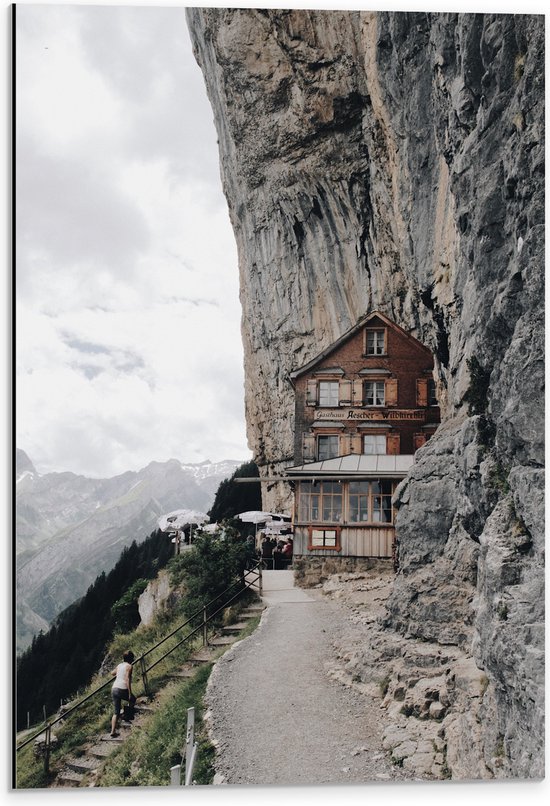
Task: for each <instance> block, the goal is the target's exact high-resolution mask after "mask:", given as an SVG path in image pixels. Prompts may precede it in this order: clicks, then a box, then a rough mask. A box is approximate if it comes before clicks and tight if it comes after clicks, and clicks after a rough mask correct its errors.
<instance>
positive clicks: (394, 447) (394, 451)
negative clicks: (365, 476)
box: [386, 434, 401, 456]
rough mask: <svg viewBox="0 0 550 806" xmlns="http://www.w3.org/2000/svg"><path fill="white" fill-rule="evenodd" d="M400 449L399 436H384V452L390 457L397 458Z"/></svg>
mask: <svg viewBox="0 0 550 806" xmlns="http://www.w3.org/2000/svg"><path fill="white" fill-rule="evenodd" d="M400 448H401V437H400V436H399V434H388V435H387V436H386V451H387V452H388V454H390V455H391V456H397V455H398V454H399V450H400Z"/></svg>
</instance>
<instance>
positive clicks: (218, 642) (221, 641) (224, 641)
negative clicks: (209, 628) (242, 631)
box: [208, 635, 235, 646]
mask: <svg viewBox="0 0 550 806" xmlns="http://www.w3.org/2000/svg"><path fill="white" fill-rule="evenodd" d="M234 643H235V638H234V637H233V638H230V637H229V636H223V635H220V636H219V637H218V638H211V639H210V641H209V642H208V645H209V646H231V644H234Z"/></svg>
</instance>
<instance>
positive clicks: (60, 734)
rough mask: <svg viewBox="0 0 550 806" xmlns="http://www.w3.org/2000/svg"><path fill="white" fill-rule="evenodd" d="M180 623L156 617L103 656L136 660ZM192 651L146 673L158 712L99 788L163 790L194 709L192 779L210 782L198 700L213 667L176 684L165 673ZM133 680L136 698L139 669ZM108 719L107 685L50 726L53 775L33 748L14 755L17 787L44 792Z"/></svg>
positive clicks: (118, 638) (118, 755)
mask: <svg viewBox="0 0 550 806" xmlns="http://www.w3.org/2000/svg"><path fill="white" fill-rule="evenodd" d="M239 609H240V608H239V607H238V606H237V607H234V608H231V613H230V614H229V616H228V618H226V619H225V620H226V622H227V623H230V622H231V621H234V620H235V619H236V618H238V613H239ZM258 621H259V619H253V620H251V622H249V624H248V626H247V628H246V629H245V630H244V631H243V633H241V636H240V637H245V636H246V635H248V634H250V633H251V632H252V631H253V630H254V629H255V627H256V626H257V624H258ZM181 623H182V618H181V616H179V617H178V618H172V619H168V618H166V617H164V618H157V619H156V621H155V622H154V623H153V624H152V625H151V626H150V627H146V628H145V627H139V628H137V629H136V630H134V631H133V632H132V633H130V634H124V635H115V637H114V639H113V641H112V643H111V645H110V647H109V653H108V657H110V658H112V659H113V662H112V665H113V667H114V665H115V664H116V662H117V661H118V659H119V658H120V657H121V655H122V652H123V651H125V650H126V649H128V648H130V647H131V648H132V650H133V651H134V653H135V654H136V656H139V655H140V654H141V653H142V652H143V651H145V650H146V649H148V648H149V647H150V646H152V645H154V644H155V643H157V642H158V641H159V640H160V639H161V638H162V637H164V636H165V635H167V634H168V633H170V632H171V631H172V630H173V629H175V627H177V626H178V625H179V624H181ZM182 634H183V633H182ZM182 634H180V635H176V636H174V637H173V638H172V639H170V641H169V642H168V645H167V647H164V646H163V647H161V648H160V649H158V650H156V653H155V654H154V655H153V656H151V657H150V658H149V659H148V665H150V664H151V663H152V662H153V661H154V659H155V658H158V657H160V655H161V654H163V652H165V651H166V649H167V648H168V647H171V646H175V644H176V643H177V642H178V640H180V639H181V637H182ZM192 648H193V647H192V646H187V645H184V646H183V647H179V648H178V649H176V650H175V651H174V653H173V654H172V655H170V656H169V657H168V658H166V659H165V660H163V661H162V662H161V663H160V664H159V665H158V666H156V667H155V669H154V670H153V671H152V672H150V673H149V683H150V686H151V689H152V692H153V693H154V694H155V695H156V701H157V703H158V708H157V710H156V711H155V713H154V714H152V715H151V717H149V718H148V719H147V720H146V721H144V723H143V724H142V725H141V726H140V727H139V728H137V729H136V730H135V731H133V733H132V734H131V735H130V736H129V737H128V739H127V740H126V741H125V742H124V744H123V745H121V747H120V749H118V750H117V751H115V752H114V753H113V754H112V755H111V756H110V758H109V759H108V761H107V762H106V764H105V767H104V768H103V770H102V773H101V776H100V778H99V780H98V785H99V786H105V787H109V786H163V785H168V784H169V781H170V767H171V766H173V765H174V764H177V763H179V761H180V759H181V748H182V747H183V744H184V741H185V732H186V719H187V708H190V707H192V706H194V707H195V709H196V711H195V716H196V735H197V740H198V742H199V748H198V757H197V764H196V767H195V774H194V779H195V781H196V782H197V783H199V784H208V783H211V782H212V778H213V775H214V767H213V761H214V749H213V747H212V746H211V744H210V742H209V741H208V739H207V736H206V731H205V729H204V726H203V723H202V715H203V697H204V692H205V690H206V685H207V682H208V677H209V675H210V671H211V668H212V667H211V665H208V666H204V667H201V668H199V669H198V671H197V675H196V676H195V677H194V678H191V679H190V680H188V681H183V682H181V683H180V682H177V683H176V682H173V681H171V680H170V679H169V674H170V672H171V671H172V670H173V669H174V668H176V667H177V666H178V665H181V663H183V662H184V661H185V660H186V658H187V657H188V655H189V654H190V652H191V649H192ZM134 675H135V679H134V691H135V693H136V694H137V695H138V696H139V695H140V694H142V693H143V686H142V684H141V680H140V675H139V667H136V670H135V672H134ZM107 679H109V680H110V677H108V676H103V677H101V678H100V677H99V676H98V677H97V678H96V679H95V680H94V681H93V683H92V685H91V686H90V688H89V689H88V690H86V691H85V692H83V693H82V698H83V697H84V696H86V694H87V693H89V692H90V691H92V690H93V689H94V688H97V687H98V686H99V685H101V684H102V683H103V682H104V681H105V680H107ZM110 717H111V701H110V686H107V687H106V688H105V689H104V690H103V691H102V692H100V693H99V694H98V695H96V697H94V698H92V699H91V700H90V701H89V702H88V703H86V704H85V705H84V706H82V708H81V709H79V710H78V711H76V712H75V713H74V714H72V715H71V716H70V717H69V719H68V720H67V722H66V724H65V725H63V726H62V727H59V726H55V727H54V729H53V731H54V733H55V735H56V736H57V739H58V745H57V748H56V750H55V751H53V752H52V755H51V771H52V772H51V774H50V776H49V777H48V776H46V774H45V773H44V770H43V764H42V762H41V761H40V760H36V759H34V757H33V743H31V744H30V745H29V746H27V747H26V748H24V749H23V750H22V751H20V752H19V753H18V754H17V759H16V760H17V788H18V789H31V788H42V787H47V786H48V785H49V783H50V782H51V781H52V780H53V778H54V776H55V773H56V772H57V771H58V770H59V769H60V768H61V767H62V766H63V764H64V760H65V758H66V757H68V756H75V755H79V754H82V753H83V752H84V747H85V746H86V745H87V744H89V743H90V742H92V743H93V741H94V740H95V739H96V738H97V737H99V736H100V735H101V734H102V733H106V732H107V731H108V729H109V725H110ZM38 728H39V726H37V729H38Z"/></svg>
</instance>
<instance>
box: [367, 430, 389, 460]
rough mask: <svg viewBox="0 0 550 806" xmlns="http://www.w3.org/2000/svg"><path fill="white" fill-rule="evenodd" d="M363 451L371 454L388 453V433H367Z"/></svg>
mask: <svg viewBox="0 0 550 806" xmlns="http://www.w3.org/2000/svg"><path fill="white" fill-rule="evenodd" d="M363 453H367V454H369V455H372V454H380V453H386V435H385V434H365V436H364V437H363Z"/></svg>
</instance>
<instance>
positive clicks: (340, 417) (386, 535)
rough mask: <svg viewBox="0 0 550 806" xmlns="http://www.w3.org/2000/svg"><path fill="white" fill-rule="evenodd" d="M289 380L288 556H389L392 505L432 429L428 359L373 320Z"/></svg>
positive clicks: (415, 344)
mask: <svg viewBox="0 0 550 806" xmlns="http://www.w3.org/2000/svg"><path fill="white" fill-rule="evenodd" d="M290 377H291V381H292V383H293V386H294V389H295V444H294V461H295V465H294V466H293V467H289V468H287V470H286V476H287V478H289V480H292V481H294V483H295V512H294V556H295V557H300V556H327V555H330V554H337V555H338V556H341V557H391V556H392V554H393V547H394V540H395V526H394V522H395V510H394V507H393V505H392V496H393V494H394V492H395V489H396V487H397V485H398V484H399V483H400V481H401V480H402V479H403V478H404V477H405V475H406V474H407V471H408V470H409V468H410V467H411V465H412V464H413V462H414V454H415V451H417V450H418V448H420V447H421V446H422V445H423V444H424V443H425V442H426V440H427V439H429V438H430V436H431V435H432V434H433V433H434V431H435V429H436V428H437V426H438V424H439V420H440V415H439V407H438V405H437V400H436V394H435V385H434V381H433V357H432V354H431V352H430V351H429V350H428V349H427V347H425V346H424V345H423V344H421V343H420V342H419V341H418V340H417V339H415V338H414V337H413V336H411V335H410V334H408V333H407V332H406V331H404V330H403V329H402V328H400V327H399V326H398V325H396V324H395V323H394V322H392V321H391V320H390V319H388V318H387V317H386V316H385V315H384V314H382V313H380V312H379V311H375V312H373V313H371V314H369V315H367V316H366V317H364V318H363V319H362V320H361V321H359V322H358V323H357V324H356V325H355V327H353V328H352V329H351V330H349V331H348V332H347V333H345V334H344V335H343V336H342V337H341V338H340V339H338V340H337V341H336V342H334V344H332V345H331V346H330V347H328V348H327V349H326V350H324V351H323V352H322V353H321V354H320V355H319V356H317V358H315V359H313V360H312V361H310V362H309V363H308V364H306V365H305V366H304V367H302V368H301V369H297V370H296V371H294V372H292V373H291V376H290Z"/></svg>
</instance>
